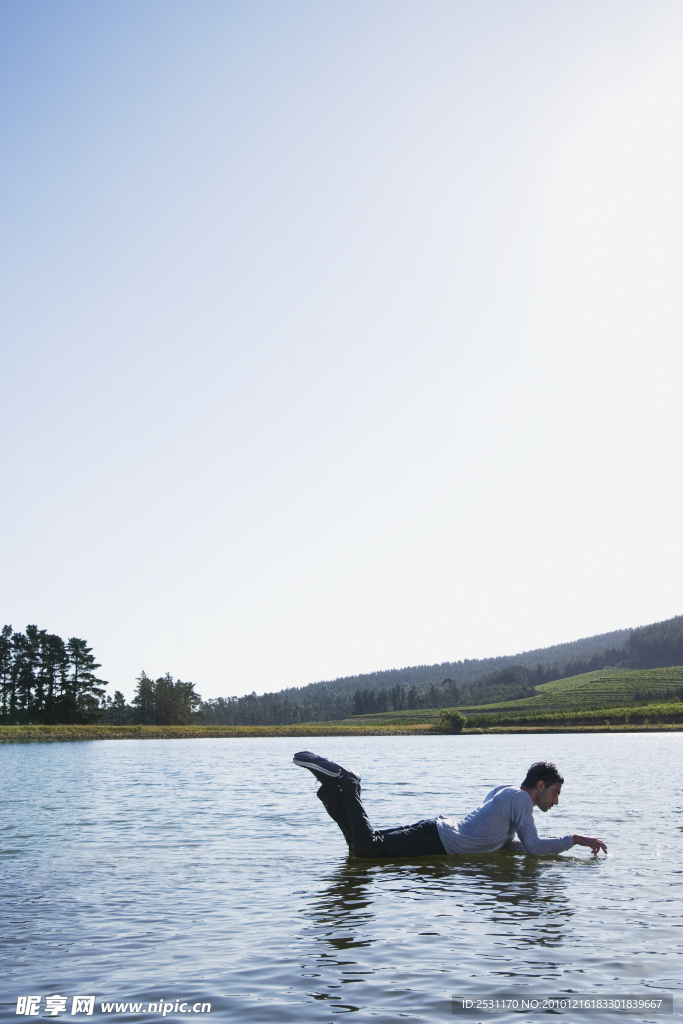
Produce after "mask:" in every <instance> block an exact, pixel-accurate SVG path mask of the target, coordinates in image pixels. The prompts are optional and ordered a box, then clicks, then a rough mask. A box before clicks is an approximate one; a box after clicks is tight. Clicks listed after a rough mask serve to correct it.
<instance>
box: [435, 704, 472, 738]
mask: <svg viewBox="0 0 683 1024" xmlns="http://www.w3.org/2000/svg"><path fill="white" fill-rule="evenodd" d="M466 722H467V719H466V718H465V716H464V715H463V714H462V713H461V712H460V711H458V710H457V709H456V708H444V709H443V711H442V712H441V714H440V715H439V724H440V725H441V728H442V729H443V731H444V732H462V730H463V729H464V727H465V724H466Z"/></svg>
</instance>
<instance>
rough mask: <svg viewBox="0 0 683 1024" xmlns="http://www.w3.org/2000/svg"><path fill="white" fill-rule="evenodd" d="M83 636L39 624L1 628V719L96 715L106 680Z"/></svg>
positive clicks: (50, 720) (65, 719)
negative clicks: (50, 630)
mask: <svg viewBox="0 0 683 1024" xmlns="http://www.w3.org/2000/svg"><path fill="white" fill-rule="evenodd" d="M100 667H101V666H100V665H99V663H98V662H97V661H96V660H95V658H94V656H93V653H92V648H91V647H88V644H87V643H86V641H85V640H81V639H79V638H78V637H75V636H72V637H70V639H68V640H66V641H64V640H62V638H61V637H59V636H56V635H55V634H54V633H48V632H47V630H45V629H38V627H37V626H27V627H26V632H24V633H21V632H15V631H14V630H13V629H12V627H11V626H3V628H2V632H1V633H0V721H1V722H5V723H12V724H22V723H37V724H46V725H47V724H57V723H75V722H93V721H97V719H98V716H99V713H100V700H101V698H102V697H103V695H104V687H105V686H107V683H106V682H105V681H104V680H102V679H98V678H97V676H96V675H95V672H96V670H97V669H98V668H100Z"/></svg>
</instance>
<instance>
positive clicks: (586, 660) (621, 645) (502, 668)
mask: <svg viewBox="0 0 683 1024" xmlns="http://www.w3.org/2000/svg"><path fill="white" fill-rule="evenodd" d="M680 664H683V616H677V617H676V618H674V619H669V620H667V621H665V622H656V623H653V624H652V625H649V626H641V627H639V628H638V629H635V630H630V629H624V630H616V631H615V632H612V633H603V634H600V635H598V636H593V637H585V638H583V639H581V640H575V641H573V642H571V643H566V644H556V645H555V646H553V647H545V648H539V649H538V650H534V651H524V652H522V653H521V654H515V655H509V656H503V657H498V658H483V659H472V660H465V661H457V662H442V663H441V664H438V665H429V666H425V665H422V666H417V667H414V668H405V669H392V670H389V671H386V672H374V673H370V674H368V675H360V676H349V677H345V678H341V679H334V680H332V681H330V682H321V683H311V684H309V685H308V686H304V687H301V688H290V689H285V690H279V691H277V692H274V693H265V694H262V695H260V696H259V695H257V694H256V693H251V694H246V695H245V696H243V697H221V698H218V699H215V700H209V701H205V702H204V703H203V704H202V711H203V713H204V716H205V718H206V721H207V723H210V724H215V725H219V724H223V725H285V724H297V723H299V722H332V721H340V720H342V719H344V718H349V717H351V716H352V715H366V714H375V713H382V712H386V711H413V710H420V709H425V708H444V707H457V706H465V705H470V706H472V705H479V704H488V703H491V702H494V701H503V700H518V699H521V698H528V697H532V696H533V695H534V694H535V692H536V689H535V688H536V687H537V686H539V685H541V684H542V683H547V682H550V681H552V680H556V679H562V678H567V677H572V676H577V675H581V674H582V673H584V672H592V671H597V670H599V669H602V668H605V667H609V666H622V667H628V668H631V667H632V668H649V667H658V666H665V665H680Z"/></svg>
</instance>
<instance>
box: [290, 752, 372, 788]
mask: <svg viewBox="0 0 683 1024" xmlns="http://www.w3.org/2000/svg"><path fill="white" fill-rule="evenodd" d="M293 761H294V764H298V765H299V767H300V768H308V770H309V771H310V772H313V774H314V775H315V777H316V778H317V779H319V780H320V782H327V781H328V779H342V778H345V779H357V780H358V782H360V778H359V777H358V776H357V775H356V773H355V772H352V771H349V769H348V768H342V766H341V765H340V764H337V763H336V761H328V759H327V758H326V757H321V756H320V754H312V753H311V751H310V750H301V751H299V753H298V754H295V755H294V758H293Z"/></svg>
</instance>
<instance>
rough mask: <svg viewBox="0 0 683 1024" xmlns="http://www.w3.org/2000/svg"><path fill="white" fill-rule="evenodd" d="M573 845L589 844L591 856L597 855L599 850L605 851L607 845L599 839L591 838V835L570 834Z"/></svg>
mask: <svg viewBox="0 0 683 1024" xmlns="http://www.w3.org/2000/svg"><path fill="white" fill-rule="evenodd" d="M572 842H573V843H574V846H590V848H591V850H592V851H593V856H594V857H597V855H598V853H599V852H600V850H602V852H603V853H607V847H606V846H605V844H604V843H603V841H602V840H601V839H593V838H592V837H591V836H572Z"/></svg>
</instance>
